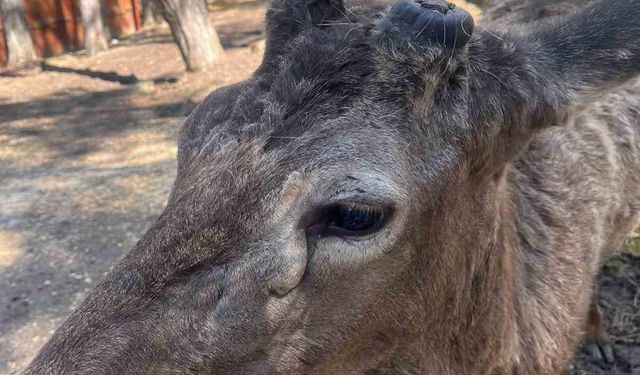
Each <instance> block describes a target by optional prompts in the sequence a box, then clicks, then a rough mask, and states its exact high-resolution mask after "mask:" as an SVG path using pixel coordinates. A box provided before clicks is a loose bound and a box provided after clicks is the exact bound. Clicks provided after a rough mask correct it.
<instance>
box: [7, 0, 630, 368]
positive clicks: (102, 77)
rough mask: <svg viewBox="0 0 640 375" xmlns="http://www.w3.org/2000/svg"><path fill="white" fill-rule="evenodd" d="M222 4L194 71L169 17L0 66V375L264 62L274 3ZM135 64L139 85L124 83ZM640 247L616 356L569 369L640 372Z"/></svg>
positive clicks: (617, 274)
mask: <svg viewBox="0 0 640 375" xmlns="http://www.w3.org/2000/svg"><path fill="white" fill-rule="evenodd" d="M219 7H220V8H219V9H214V11H213V12H212V13H211V17H212V20H213V22H214V24H215V25H216V27H217V29H218V32H219V33H220V36H221V39H222V41H223V44H224V46H225V48H226V54H225V56H224V57H223V58H222V59H221V61H220V62H219V64H217V65H216V67H215V68H213V69H212V70H210V71H208V72H203V73H192V74H186V73H184V71H183V66H182V62H181V60H180V54H179V52H178V50H177V48H176V47H175V46H174V45H173V44H172V43H171V37H170V33H169V31H168V30H167V29H166V28H163V27H158V28H154V29H149V30H145V31H144V32H142V33H140V34H138V35H136V36H135V37H133V38H131V39H130V40H126V41H121V42H120V43H118V44H116V45H113V46H112V48H111V49H110V50H109V51H106V52H103V53H100V54H98V55H96V56H93V57H87V56H84V55H82V54H76V55H67V56H63V57H57V58H53V59H50V60H48V61H47V64H46V67H45V71H42V72H38V71H36V70H26V71H25V70H22V71H18V72H5V73H3V74H2V75H0V198H1V199H2V201H1V202H2V203H1V204H0V290H1V291H2V293H0V374H15V373H17V371H19V370H20V369H21V368H23V367H24V366H25V365H26V364H27V363H28V361H29V360H30V359H31V358H32V357H33V355H34V354H35V353H36V352H37V350H38V349H39V348H40V347H41V346H42V344H44V342H45V341H46V340H47V339H48V337H49V336H50V335H51V334H52V333H53V331H54V330H55V328H56V327H57V326H58V325H59V324H60V323H62V321H63V320H64V319H65V317H66V316H67V315H68V314H69V312H70V311H72V310H73V309H74V307H75V306H77V304H78V303H79V302H80V301H81V300H82V299H83V297H84V296H85V295H86V294H87V292H88V291H90V290H91V289H92V287H93V286H94V285H95V284H96V283H97V282H98V281H99V280H100V279H101V278H102V277H103V276H104V274H105V273H106V272H108V271H109V269H110V268H111V267H112V266H113V265H114V264H115V263H116V262H117V261H118V260H119V259H120V258H121V257H122V256H123V255H124V254H125V253H126V252H127V251H128V249H129V248H131V247H132V245H133V244H134V243H135V242H136V240H137V239H138V238H139V237H140V236H141V234H142V233H143V232H144V231H145V229H146V228H147V227H148V225H149V224H150V223H151V222H152V221H153V220H154V219H155V217H156V216H157V215H158V213H159V212H160V210H161V209H162V207H163V205H164V203H165V200H166V198H167V195H168V192H169V189H170V187H171V183H172V180H173V178H174V174H175V167H176V162H175V158H176V136H177V133H178V131H179V127H180V124H181V122H182V120H183V119H184V116H185V115H186V114H187V113H189V111H190V110H191V109H192V108H193V107H194V106H195V105H196V104H197V103H198V102H200V101H201V100H202V99H203V98H204V96H205V95H206V94H207V93H209V92H210V91H211V90H213V89H215V88H217V87H220V86H224V85H227V84H230V83H233V82H236V81H239V80H241V79H243V78H245V77H247V76H249V75H250V74H251V72H252V71H253V70H254V69H255V68H256V66H257V65H258V64H259V62H260V58H261V54H262V50H263V41H262V39H263V26H262V19H263V17H264V12H265V5H262V4H255V3H234V4H233V5H230V4H226V5H224V4H223V5H222V6H219ZM101 73H108V74H101ZM132 74H133V75H135V77H136V78H137V79H138V80H139V81H140V82H138V83H134V84H122V83H119V82H118V81H123V82H127V81H132V80H131V77H130V75H132ZM635 246H638V245H635ZM629 248H630V249H632V248H633V244H631V245H630V246H629ZM635 254H638V255H640V251H638V249H637V248H636V252H635ZM638 255H633V252H629V253H626V254H624V255H621V256H619V257H617V258H615V259H614V260H612V261H611V262H610V263H609V264H608V265H607V267H606V268H605V270H604V272H603V275H602V276H601V278H600V287H601V305H602V307H603V309H604V310H605V313H606V316H607V319H608V325H609V332H610V334H611V335H612V338H613V340H614V347H615V350H616V354H617V356H618V358H617V362H616V365H615V366H614V367H613V368H609V369H606V370H603V369H601V368H600V367H599V366H597V365H595V364H592V363H591V362H590V361H589V359H588V358H587V357H586V356H585V355H583V354H582V353H581V352H578V355H577V359H576V362H575V364H574V366H573V367H572V368H571V369H570V370H569V373H570V374H572V375H577V374H632V373H634V371H635V373H636V374H638V373H640V256H638Z"/></svg>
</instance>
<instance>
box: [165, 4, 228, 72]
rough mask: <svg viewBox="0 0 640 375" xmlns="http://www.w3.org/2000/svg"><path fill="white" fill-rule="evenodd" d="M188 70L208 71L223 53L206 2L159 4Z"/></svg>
mask: <svg viewBox="0 0 640 375" xmlns="http://www.w3.org/2000/svg"><path fill="white" fill-rule="evenodd" d="M157 1H158V4H159V5H160V8H161V9H162V15H163V16H164V19H165V20H166V21H167V23H168V24H169V26H170V27H171V33H172V34H173V37H174V39H175V41H176V43H177V44H178V47H179V48H180V53H181V54H182V58H183V59H184V62H185V64H186V65H187V69H188V70H191V71H199V70H207V68H209V67H211V66H212V65H213V64H214V63H215V61H216V59H217V58H218V56H219V55H220V54H221V53H222V45H221V44H220V39H219V38H218V33H217V32H216V31H215V30H214V28H213V26H211V25H209V19H208V13H209V12H208V10H207V5H206V3H205V0H157Z"/></svg>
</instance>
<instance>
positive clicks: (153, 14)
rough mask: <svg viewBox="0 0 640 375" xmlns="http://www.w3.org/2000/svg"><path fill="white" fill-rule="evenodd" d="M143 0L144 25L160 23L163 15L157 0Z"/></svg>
mask: <svg viewBox="0 0 640 375" xmlns="http://www.w3.org/2000/svg"><path fill="white" fill-rule="evenodd" d="M141 2H142V5H141V6H142V27H150V26H154V25H157V24H159V23H160V22H161V21H162V16H161V15H160V11H159V10H158V6H157V4H156V2H155V0H141Z"/></svg>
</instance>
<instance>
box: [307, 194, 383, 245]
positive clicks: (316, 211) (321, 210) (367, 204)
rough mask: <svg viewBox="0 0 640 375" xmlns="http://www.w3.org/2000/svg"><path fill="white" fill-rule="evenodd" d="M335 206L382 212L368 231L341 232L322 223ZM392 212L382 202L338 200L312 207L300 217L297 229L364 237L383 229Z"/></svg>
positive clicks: (337, 228) (341, 230)
mask: <svg viewBox="0 0 640 375" xmlns="http://www.w3.org/2000/svg"><path fill="white" fill-rule="evenodd" d="M337 206H348V207H353V208H356V209H361V210H367V209H380V210H381V211H382V216H381V219H380V222H379V223H377V224H376V225H375V226H373V227H372V228H371V229H370V230H366V231H362V232H351V231H348V230H343V229H341V228H339V227H329V226H326V225H325V224H326V223H324V222H323V219H325V218H326V217H327V216H328V214H329V213H330V211H331V210H332V209H335V208H336V207H337ZM393 212H394V208H393V206H392V205H391V204H389V203H385V202H382V201H364V200H339V201H335V202H332V203H328V204H326V205H323V206H317V207H314V208H312V209H310V210H309V211H307V213H305V214H304V215H303V216H302V218H301V220H300V223H299V225H298V228H299V229H304V230H312V231H313V232H320V231H321V230H326V231H327V233H328V235H336V236H341V237H357V236H364V235H367V234H371V233H375V232H377V231H379V230H380V229H381V228H382V227H384V226H385V225H386V224H387V223H388V222H389V221H390V220H391V217H392V216H393ZM356 233H357V234H356Z"/></svg>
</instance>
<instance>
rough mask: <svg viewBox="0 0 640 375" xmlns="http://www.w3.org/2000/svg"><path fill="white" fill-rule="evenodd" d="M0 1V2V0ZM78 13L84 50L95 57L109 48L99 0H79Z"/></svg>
mask: <svg viewBox="0 0 640 375" xmlns="http://www.w3.org/2000/svg"><path fill="white" fill-rule="evenodd" d="M0 1H1V0H0ZM80 13H81V15H82V24H83V25H84V31H85V32H84V48H85V49H86V50H87V53H88V54H89V55H95V54H96V53H98V52H100V51H104V50H106V49H107V48H109V44H107V36H106V34H105V28H104V23H103V22H102V6H101V5H100V0H80Z"/></svg>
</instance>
